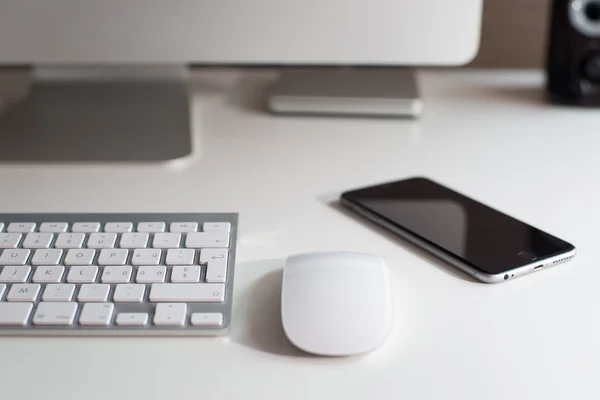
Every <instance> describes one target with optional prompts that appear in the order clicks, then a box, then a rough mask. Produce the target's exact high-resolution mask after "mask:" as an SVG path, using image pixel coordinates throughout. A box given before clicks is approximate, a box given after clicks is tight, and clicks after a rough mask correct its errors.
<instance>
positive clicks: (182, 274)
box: [171, 265, 200, 283]
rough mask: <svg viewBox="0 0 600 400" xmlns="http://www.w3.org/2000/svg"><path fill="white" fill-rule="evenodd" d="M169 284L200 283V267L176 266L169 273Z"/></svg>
mask: <svg viewBox="0 0 600 400" xmlns="http://www.w3.org/2000/svg"><path fill="white" fill-rule="evenodd" d="M171 282H173V283H197V282H200V266H199V265H190V266H183V265H182V266H177V267H173V270H172V271H171Z"/></svg>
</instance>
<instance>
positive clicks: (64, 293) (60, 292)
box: [42, 283, 75, 302]
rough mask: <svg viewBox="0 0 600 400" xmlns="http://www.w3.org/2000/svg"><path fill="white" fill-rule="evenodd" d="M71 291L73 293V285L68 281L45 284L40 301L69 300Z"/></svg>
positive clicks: (71, 294)
mask: <svg viewBox="0 0 600 400" xmlns="http://www.w3.org/2000/svg"><path fill="white" fill-rule="evenodd" d="M73 293H75V285H72V284H70V283H61V284H51V285H47V286H46V289H45V290H44V294H43V295H42V301H63V302H64V301H71V299H73Z"/></svg>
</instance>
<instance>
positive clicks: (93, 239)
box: [85, 233, 117, 249]
mask: <svg viewBox="0 0 600 400" xmlns="http://www.w3.org/2000/svg"><path fill="white" fill-rule="evenodd" d="M116 241H117V234H116V233H92V234H90V237H89V238H88V241H87V245H86V246H85V247H87V248H89V249H111V248H113V247H115V242H116Z"/></svg>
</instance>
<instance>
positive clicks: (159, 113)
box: [0, 69, 192, 162]
mask: <svg viewBox="0 0 600 400" xmlns="http://www.w3.org/2000/svg"><path fill="white" fill-rule="evenodd" d="M178 71H181V70H180V69H178ZM38 72H39V71H38ZM129 73H131V71H128V72H127V74H129ZM127 74H121V73H112V74H107V75H102V76H101V75H99V74H96V73H91V72H90V73H89V74H87V75H86V74H85V73H84V74H81V75H77V73H75V72H74V71H68V70H67V71H63V73H57V71H56V70H55V71H50V72H49V71H43V72H41V73H38V74H37V76H36V79H35V80H34V81H33V82H32V84H31V86H30V89H29V91H28V93H27V95H26V96H25V97H23V98H21V99H18V100H16V101H14V102H12V103H8V104H7V103H6V102H4V106H1V105H0V138H2V144H1V145H0V162H65V161H66V162H156V161H171V160H175V159H180V158H183V157H186V156H189V155H190V154H191V152H192V139H191V135H190V112H189V97H188V90H187V83H186V80H185V75H182V74H180V73H179V72H175V71H169V72H167V73H166V74H163V73H162V71H161V73H149V74H146V75H144V74H141V75H131V76H127Z"/></svg>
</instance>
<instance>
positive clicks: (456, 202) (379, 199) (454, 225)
mask: <svg viewBox="0 0 600 400" xmlns="http://www.w3.org/2000/svg"><path fill="white" fill-rule="evenodd" d="M342 202H347V203H350V204H352V205H354V206H358V207H359V208H361V209H363V210H367V211H368V212H369V213H370V214H374V215H375V216H377V217H378V219H382V220H384V221H386V222H387V223H388V224H391V225H393V226H396V227H399V228H401V229H402V230H404V231H406V232H407V233H408V234H409V235H411V236H414V237H416V238H418V239H420V240H421V241H424V242H426V243H428V244H429V245H430V246H433V247H435V248H437V249H438V250H440V251H442V252H443V253H446V254H448V255H450V256H451V257H453V258H456V259H459V260H460V261H462V262H463V263H465V264H467V265H469V266H470V267H471V268H473V269H475V270H477V271H478V272H481V273H484V274H487V275H497V274H502V273H504V272H506V271H509V270H511V269H514V268H518V267H520V266H523V265H526V264H531V263H532V262H537V261H541V260H543V259H545V258H549V257H552V256H556V255H559V254H562V253H565V252H569V251H572V250H574V246H573V245H571V244H569V243H567V242H565V241H563V240H561V239H558V238H556V237H554V236H552V235H550V234H548V233H545V232H543V231H541V230H539V229H537V228H535V227H532V226H530V225H528V224H525V223H524V222H521V221H519V220H517V219H515V218H513V217H510V216H508V215H506V214H503V213H501V212H499V211H497V210H494V209H492V208H490V207H488V206H486V205H484V204H481V203H479V202H477V201H475V200H473V199H470V198H468V197H466V196H464V195H461V194H459V193H457V192H455V191H453V190H450V189H448V188H446V187H444V186H442V185H440V184H437V183H435V182H433V181H431V180H428V179H425V178H413V179H408V180H403V181H398V182H392V183H387V184H383V185H378V186H373V187H368V188H364V189H359V190H354V191H349V192H346V193H344V194H343V195H342Z"/></svg>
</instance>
